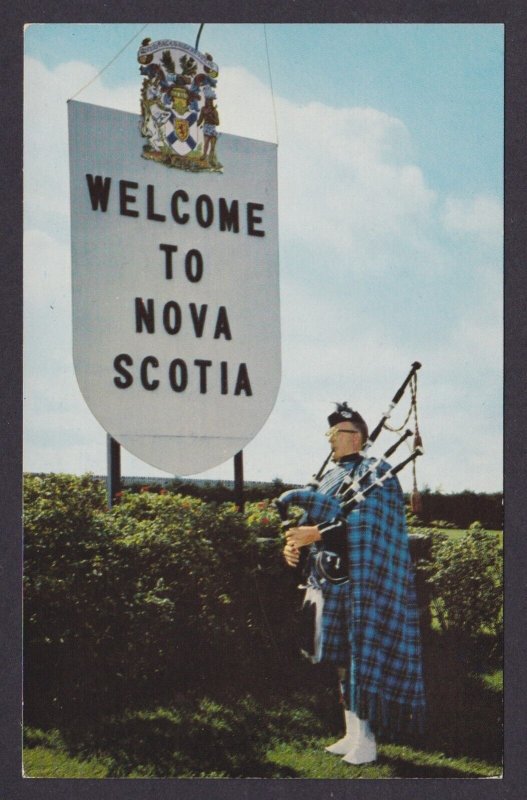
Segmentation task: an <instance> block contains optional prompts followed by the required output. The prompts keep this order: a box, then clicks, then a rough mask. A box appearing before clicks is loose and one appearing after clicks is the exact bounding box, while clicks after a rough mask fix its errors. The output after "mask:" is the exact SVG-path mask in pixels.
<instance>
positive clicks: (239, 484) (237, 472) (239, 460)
mask: <svg viewBox="0 0 527 800" xmlns="http://www.w3.org/2000/svg"><path fill="white" fill-rule="evenodd" d="M234 502H235V503H236V505H237V506H238V511H241V512H242V513H243V509H244V501H243V450H240V451H239V452H238V453H236V455H235V456H234Z"/></svg>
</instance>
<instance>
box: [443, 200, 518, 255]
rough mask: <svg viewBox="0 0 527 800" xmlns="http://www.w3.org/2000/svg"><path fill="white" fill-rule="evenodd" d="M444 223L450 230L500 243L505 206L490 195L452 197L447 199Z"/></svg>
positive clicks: (484, 240) (488, 241) (487, 242)
mask: <svg viewBox="0 0 527 800" xmlns="http://www.w3.org/2000/svg"><path fill="white" fill-rule="evenodd" d="M443 224H444V226H445V229H446V230H447V231H449V232H452V233H460V234H470V235H474V236H477V237H479V238H481V240H482V241H483V242H484V243H485V244H496V245H499V244H500V243H501V239H502V236H503V208H502V205H501V203H500V202H499V200H498V199H497V198H495V197H491V196H490V195H485V194H478V195H475V196H474V197H471V198H468V199H461V198H455V197H450V198H447V200H446V201H445V205H444V210H443Z"/></svg>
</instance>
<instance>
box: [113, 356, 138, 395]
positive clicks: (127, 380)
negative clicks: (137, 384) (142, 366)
mask: <svg viewBox="0 0 527 800" xmlns="http://www.w3.org/2000/svg"><path fill="white" fill-rule="evenodd" d="M133 363H134V360H133V358H132V357H131V356H129V355H128V353H120V355H118V356H115V358H114V360H113V366H114V369H115V371H116V372H118V373H119V375H121V376H122V377H121V378H114V379H113V382H114V383H115V385H116V386H117V388H118V389H128V387H129V386H131V385H132V383H133V382H134V379H133V377H132V375H131V373H130V372H128V370H127V369H125V367H123V364H126V366H127V367H131V366H133Z"/></svg>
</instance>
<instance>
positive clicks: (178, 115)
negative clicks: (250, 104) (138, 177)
mask: <svg viewBox="0 0 527 800" xmlns="http://www.w3.org/2000/svg"><path fill="white" fill-rule="evenodd" d="M137 60H138V61H139V64H140V68H139V69H140V72H141V75H143V76H144V80H143V83H142V86H141V113H142V117H143V120H142V124H141V135H142V136H144V137H145V139H148V144H145V145H144V146H143V157H144V158H149V159H152V160H153V161H159V162H160V163H162V164H165V165H166V166H169V167H176V168H177V169H186V170H191V171H193V172H199V171H203V170H205V171H207V172H221V171H222V165H221V164H220V163H219V161H218V159H217V156H216V140H217V138H218V132H217V128H216V126H217V125H219V122H220V119H219V116H218V109H217V107H216V105H215V103H214V101H215V100H216V91H215V90H216V84H217V77H218V66H217V64H215V63H214V61H213V60H212V56H211V55H210V53H200V52H199V51H198V50H196V49H195V48H193V47H190V45H187V44H183V43H182V42H175V41H172V40H170V39H163V40H161V41H157V42H152V41H151V40H150V39H144V40H143V42H142V44H141V47H140V48H139V52H138V54H137Z"/></svg>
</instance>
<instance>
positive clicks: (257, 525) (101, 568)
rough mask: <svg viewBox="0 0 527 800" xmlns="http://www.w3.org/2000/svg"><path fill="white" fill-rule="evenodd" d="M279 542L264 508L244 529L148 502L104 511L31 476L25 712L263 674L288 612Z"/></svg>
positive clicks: (55, 480)
mask: <svg viewBox="0 0 527 800" xmlns="http://www.w3.org/2000/svg"><path fill="white" fill-rule="evenodd" d="M278 532H279V520H278V516H277V514H276V512H275V510H274V509H273V508H269V509H267V507H264V505H262V504H254V506H253V507H251V506H249V507H248V509H247V515H246V517H244V516H243V515H242V514H240V513H238V512H237V510H236V508H235V506H234V504H232V503H225V504H223V505H221V506H219V507H218V506H215V505H212V504H207V503H204V502H203V501H202V500H199V499H196V498H193V497H187V496H183V495H172V494H160V493H152V492H149V491H146V490H145V491H143V492H139V493H128V492H124V493H123V494H122V496H121V502H120V503H119V504H117V505H115V506H114V507H113V508H112V509H111V510H108V509H107V508H106V503H105V492H104V487H103V486H102V485H101V484H99V483H98V482H97V481H95V480H94V479H93V478H91V477H90V476H83V477H82V478H76V477H73V476H57V475H51V476H47V477H42V478H32V477H28V478H27V479H26V483H25V537H26V541H25V558H26V564H25V660H26V669H25V676H26V709H28V708H35V707H37V706H38V705H39V703H40V704H41V705H42V706H48V707H50V706H54V707H55V708H65V707H66V706H67V705H68V704H69V705H71V707H72V708H76V709H78V707H79V704H81V705H82V704H83V705H84V706H90V707H92V708H93V710H94V713H95V710H96V705H97V704H98V703H100V704H103V705H105V706H106V707H108V704H109V703H111V702H113V701H115V702H117V698H118V696H119V695H122V696H123V699H124V701H125V702H126V701H129V700H130V699H131V698H133V697H134V696H138V695H140V696H141V697H142V698H143V699H145V698H146V697H147V696H148V694H150V695H156V696H160V695H161V694H163V692H167V691H170V692H174V691H175V690H176V691H177V689H178V685H180V684H183V685H185V686H188V685H189V684H190V683H194V684H196V683H199V682H201V683H202V684H203V682H204V681H211V680H214V678H215V675H216V674H219V675H221V674H224V673H225V672H229V671H234V672H235V673H237V674H238V676H240V675H241V674H244V671H245V674H246V676H247V677H246V679H247V680H250V675H251V667H250V665H251V664H252V665H253V666H254V665H258V664H260V665H261V666H262V670H263V673H264V674H265V671H266V668H265V667H264V664H266V663H267V664H268V665H270V664H271V665H272V663H274V659H275V655H276V652H277V651H278V650H281V649H283V645H284V642H287V641H288V639H289V638H290V637H289V633H290V628H291V625H290V620H289V618H288V611H289V610H291V609H293V606H294V601H293V600H292V598H291V592H292V591H293V590H294V587H293V586H292V580H291V577H290V576H289V574H288V573H289V572H290V571H289V570H287V569H286V568H285V566H284V564H283V560H282V557H281V553H280V550H281V547H282V544H281V541H280V538H279V537H277V534H278ZM258 537H262V541H258ZM263 537H268V538H263ZM285 575H287V577H285V578H284V576H285ZM286 649H287V648H286Z"/></svg>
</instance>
